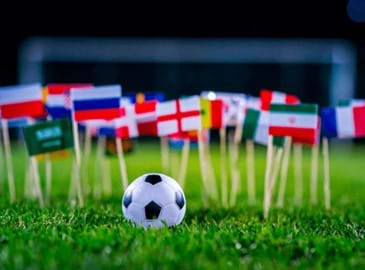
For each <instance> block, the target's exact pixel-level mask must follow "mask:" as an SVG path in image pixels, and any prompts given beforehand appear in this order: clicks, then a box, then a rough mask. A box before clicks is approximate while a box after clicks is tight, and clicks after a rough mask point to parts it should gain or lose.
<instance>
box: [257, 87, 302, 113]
mask: <svg viewBox="0 0 365 270" xmlns="http://www.w3.org/2000/svg"><path fill="white" fill-rule="evenodd" d="M260 99H261V110H263V111H269V110H270V104H290V105H292V104H299V103H300V100H299V98H298V97H297V96H294V95H288V94H285V93H282V92H278V91H272V90H268V89H262V90H261V91H260Z"/></svg>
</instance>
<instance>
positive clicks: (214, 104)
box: [200, 98, 224, 129]
mask: <svg viewBox="0 0 365 270" xmlns="http://www.w3.org/2000/svg"><path fill="white" fill-rule="evenodd" d="M200 106H201V119H202V127H203V128H210V129H220V128H221V127H223V126H224V125H223V124H224V123H223V114H224V103H223V100H219V99H215V100H208V99H205V98H201V99H200Z"/></svg>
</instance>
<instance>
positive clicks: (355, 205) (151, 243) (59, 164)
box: [0, 143, 365, 269]
mask: <svg viewBox="0 0 365 270" xmlns="http://www.w3.org/2000/svg"><path fill="white" fill-rule="evenodd" d="M256 150H257V151H256V176H257V185H258V187H257V189H258V192H257V196H258V198H259V200H258V202H257V205H256V206H254V207H249V206H248V205H247V193H246V183H245V170H246V168H245V163H244V155H245V153H244V151H242V152H241V153H240V154H241V160H240V164H241V165H242V166H241V169H242V170H241V175H242V183H241V191H240V194H239V200H238V202H237V206H236V207H234V208H233V209H222V207H221V206H220V204H219V203H216V202H213V203H210V205H209V206H208V207H203V205H202V200H201V178H200V171H199V163H198V155H197V153H196V152H197V151H196V150H192V153H191V156H190V160H189V171H188V175H187V183H186V187H185V193H186V197H187V213H186V217H185V219H184V221H183V223H182V224H181V225H180V226H178V227H176V228H164V229H162V230H153V229H151V230H144V229H140V228H136V227H134V226H133V225H132V224H130V223H129V222H127V221H125V220H124V219H123V216H122V213H121V207H120V202H121V196H122V191H121V185H120V180H119V170H118V166H117V160H116V159H115V158H111V159H110V162H111V171H112V178H113V193H112V195H110V196H106V195H103V192H102V190H103V188H102V186H100V180H99V179H97V181H96V182H93V181H92V183H93V186H94V187H96V188H97V191H100V193H101V197H100V198H98V199H96V198H94V197H93V196H90V197H89V198H88V199H87V202H86V206H85V207H84V208H82V209H79V208H77V207H74V206H70V204H69V202H68V200H67V194H68V188H69V175H70V171H71V160H70V158H68V159H63V160H54V161H53V173H54V183H53V186H52V188H53V189H52V198H51V199H52V201H51V205H50V206H48V207H46V208H45V209H42V210H41V209H39V207H38V205H37V203H36V202H29V201H25V200H23V199H22V198H23V189H24V187H23V179H24V175H25V173H24V172H25V171H24V165H25V156H26V154H25V151H24V149H23V147H22V146H21V145H18V146H16V145H14V147H13V159H14V164H15V168H16V170H15V176H16V181H17V183H16V184H17V195H18V198H19V199H18V201H17V203H15V204H14V205H10V204H9V203H8V197H7V196H8V195H7V186H6V185H5V186H4V190H2V194H3V195H2V196H1V199H0V269H113V268H115V269H130V268H133V269H141V268H143V269H171V268H175V269H203V268H209V269H225V268H235V269H236V268H240V269H287V268H294V267H299V268H313V269H316V268H332V269H344V268H353V269H360V268H364V267H365V241H364V235H365V208H364V205H365V201H364V198H365V177H364V164H365V163H364V161H365V156H364V154H363V153H364V152H365V149H363V148H355V147H336V148H333V149H332V152H331V171H332V179H331V180H332V183H331V184H332V205H333V207H332V209H331V210H330V211H326V210H324V207H323V190H322V189H321V188H320V189H319V192H318V195H319V205H317V206H311V205H309V203H308V197H309V194H308V190H309V186H308V182H309V164H310V154H309V151H308V150H306V151H305V155H304V162H303V166H304V179H305V189H304V202H303V205H302V206H301V207H297V206H294V205H293V184H292V182H293V177H292V175H293V173H292V168H290V171H289V185H288V189H287V193H286V201H285V208H284V209H274V210H273V211H272V212H271V213H270V217H269V219H268V220H267V221H265V220H263V218H262V210H261V201H262V179H263V174H264V170H263V168H264V157H265V152H264V149H261V148H259V147H258V148H256ZM211 151H212V154H213V161H214V164H215V168H216V174H217V176H218V175H219V150H218V147H217V146H216V145H213V146H212V149H211ZM159 155H160V152H159V147H158V144H157V143H156V144H151V143H139V144H137V145H136V151H135V152H134V153H132V154H130V155H128V156H126V159H127V166H128V174H129V178H130V179H133V178H135V177H137V176H139V175H141V174H143V173H146V172H151V171H160V167H161V165H160V156H159ZM178 156H179V152H177V151H176V152H173V153H172V156H171V163H172V164H173V165H174V168H178V167H179V166H178ZM91 160H92V163H91V165H90V168H89V172H90V179H91V180H93V179H94V173H95V171H96V172H97V173H98V172H100V171H102V168H100V164H95V162H94V154H93V155H92V156H91ZM40 163H41V164H40V171H41V172H42V178H44V177H43V172H44V164H43V163H42V162H40ZM95 166H97V168H96V169H95ZM320 168H321V166H320ZM176 171H177V170H174V172H173V173H172V174H173V175H174V174H176ZM320 171H321V170H320ZM0 176H2V179H1V180H2V181H4V178H5V177H3V176H4V172H1V174H0ZM218 178H219V177H218ZM322 178H323V177H322V173H321V174H320V183H319V185H320V187H321V186H322V185H323V182H322ZM43 181H44V179H43ZM43 184H44V183H43ZM96 195H98V192H97V193H96ZM274 199H275V198H274Z"/></svg>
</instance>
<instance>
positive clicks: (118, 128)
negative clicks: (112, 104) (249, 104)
mask: <svg viewBox="0 0 365 270" xmlns="http://www.w3.org/2000/svg"><path fill="white" fill-rule="evenodd" d="M120 115H121V116H120V117H119V118H117V119H115V120H114V121H115V136H116V137H118V138H122V139H129V138H135V137H138V135H139V133H138V127H137V120H136V114H135V112H134V106H126V107H123V108H121V109H120Z"/></svg>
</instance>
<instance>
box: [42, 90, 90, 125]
mask: <svg viewBox="0 0 365 270" xmlns="http://www.w3.org/2000/svg"><path fill="white" fill-rule="evenodd" d="M91 87H93V85H92V84H49V85H47V87H46V92H47V95H46V102H45V103H46V108H47V112H48V114H49V115H50V116H51V117H52V118H54V119H57V118H63V117H71V102H70V90H71V88H75V89H76V88H77V89H91Z"/></svg>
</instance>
